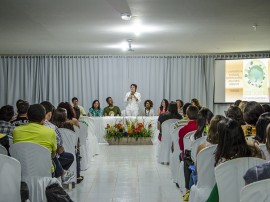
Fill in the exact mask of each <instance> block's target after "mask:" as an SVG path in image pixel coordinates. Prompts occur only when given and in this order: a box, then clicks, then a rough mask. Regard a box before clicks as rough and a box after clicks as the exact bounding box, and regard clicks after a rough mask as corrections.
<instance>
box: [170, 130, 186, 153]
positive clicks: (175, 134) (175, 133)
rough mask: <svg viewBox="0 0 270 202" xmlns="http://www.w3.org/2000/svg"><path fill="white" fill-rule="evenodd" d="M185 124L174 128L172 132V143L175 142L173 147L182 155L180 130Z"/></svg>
mask: <svg viewBox="0 0 270 202" xmlns="http://www.w3.org/2000/svg"><path fill="white" fill-rule="evenodd" d="M183 126H184V125H181V126H178V127H177V128H174V130H173V131H172V132H171V139H172V143H173V148H174V152H175V153H176V154H178V155H180V153H181V150H180V147H179V143H178V140H179V134H178V133H179V130H180V129H181V128H182V127H183Z"/></svg>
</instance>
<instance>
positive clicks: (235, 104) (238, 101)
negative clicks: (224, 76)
mask: <svg viewBox="0 0 270 202" xmlns="http://www.w3.org/2000/svg"><path fill="white" fill-rule="evenodd" d="M241 102H242V100H235V102H234V106H237V107H239V104H240V103H241Z"/></svg>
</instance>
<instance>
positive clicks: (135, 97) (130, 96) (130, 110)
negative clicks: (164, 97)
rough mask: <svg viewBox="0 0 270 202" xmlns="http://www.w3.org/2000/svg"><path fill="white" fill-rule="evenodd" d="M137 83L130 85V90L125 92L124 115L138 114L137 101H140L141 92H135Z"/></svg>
mask: <svg viewBox="0 0 270 202" xmlns="http://www.w3.org/2000/svg"><path fill="white" fill-rule="evenodd" d="M136 90H137V85H136V84H131V85H130V92H128V93H127V94H126V97H125V100H124V101H125V103H126V116H138V115H139V103H140V102H141V94H140V93H138V92H136Z"/></svg>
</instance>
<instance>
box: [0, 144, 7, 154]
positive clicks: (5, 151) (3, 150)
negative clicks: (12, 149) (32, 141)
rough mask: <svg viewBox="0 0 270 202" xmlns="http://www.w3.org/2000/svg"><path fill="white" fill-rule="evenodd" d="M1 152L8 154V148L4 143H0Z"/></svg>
mask: <svg viewBox="0 0 270 202" xmlns="http://www.w3.org/2000/svg"><path fill="white" fill-rule="evenodd" d="M0 154H4V155H8V151H7V149H6V148H5V147H3V146H2V145H0Z"/></svg>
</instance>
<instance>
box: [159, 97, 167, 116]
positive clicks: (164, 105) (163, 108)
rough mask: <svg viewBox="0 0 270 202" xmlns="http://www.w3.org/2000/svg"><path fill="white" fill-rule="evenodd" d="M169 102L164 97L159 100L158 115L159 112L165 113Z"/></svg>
mask: <svg viewBox="0 0 270 202" xmlns="http://www.w3.org/2000/svg"><path fill="white" fill-rule="evenodd" d="M168 105H169V102H168V100H166V99H163V100H162V101H161V104H160V107H159V108H158V116H159V115H161V114H165V113H166V112H167V110H168Z"/></svg>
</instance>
